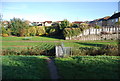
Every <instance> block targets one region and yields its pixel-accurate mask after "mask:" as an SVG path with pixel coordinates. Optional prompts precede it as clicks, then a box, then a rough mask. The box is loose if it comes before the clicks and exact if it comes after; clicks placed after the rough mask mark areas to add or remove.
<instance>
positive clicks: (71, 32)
mask: <svg viewBox="0 0 120 81" xmlns="http://www.w3.org/2000/svg"><path fill="white" fill-rule="evenodd" d="M80 33H82V31H81V29H80V28H65V29H64V30H63V34H64V37H69V38H71V37H73V36H77V35H79V34H80Z"/></svg>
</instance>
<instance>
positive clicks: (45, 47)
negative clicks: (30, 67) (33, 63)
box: [2, 43, 55, 56]
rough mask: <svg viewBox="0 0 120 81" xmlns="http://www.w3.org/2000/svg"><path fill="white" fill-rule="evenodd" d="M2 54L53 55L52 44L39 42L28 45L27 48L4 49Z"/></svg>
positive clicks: (53, 48) (53, 47)
mask: <svg viewBox="0 0 120 81" xmlns="http://www.w3.org/2000/svg"><path fill="white" fill-rule="evenodd" d="M2 55H49V56H51V55H52V56H54V55H55V46H54V45H53V44H47V43H41V44H40V45H37V46H33V47H28V48H27V49H23V50H18V49H4V50H3V52H2Z"/></svg>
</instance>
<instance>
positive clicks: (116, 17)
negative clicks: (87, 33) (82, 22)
mask: <svg viewBox="0 0 120 81" xmlns="http://www.w3.org/2000/svg"><path fill="white" fill-rule="evenodd" d="M117 22H120V12H118V13H114V14H113V15H112V16H111V17H110V16H106V17H103V18H99V19H95V20H93V21H90V22H89V24H90V25H91V26H95V25H99V26H114V25H116V23H117Z"/></svg>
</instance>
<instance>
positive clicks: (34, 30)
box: [28, 27, 37, 36]
mask: <svg viewBox="0 0 120 81" xmlns="http://www.w3.org/2000/svg"><path fill="white" fill-rule="evenodd" d="M28 33H29V35H30V36H35V35H36V33H37V31H36V28H35V27H30V28H29V29H28Z"/></svg>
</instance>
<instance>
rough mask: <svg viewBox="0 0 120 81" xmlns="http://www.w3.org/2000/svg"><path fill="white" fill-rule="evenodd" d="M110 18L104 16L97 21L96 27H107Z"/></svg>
mask: <svg viewBox="0 0 120 81" xmlns="http://www.w3.org/2000/svg"><path fill="white" fill-rule="evenodd" d="M109 18H110V16H106V17H104V18H100V19H98V20H97V25H98V26H101V27H102V26H107V20H108V19H109Z"/></svg>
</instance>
